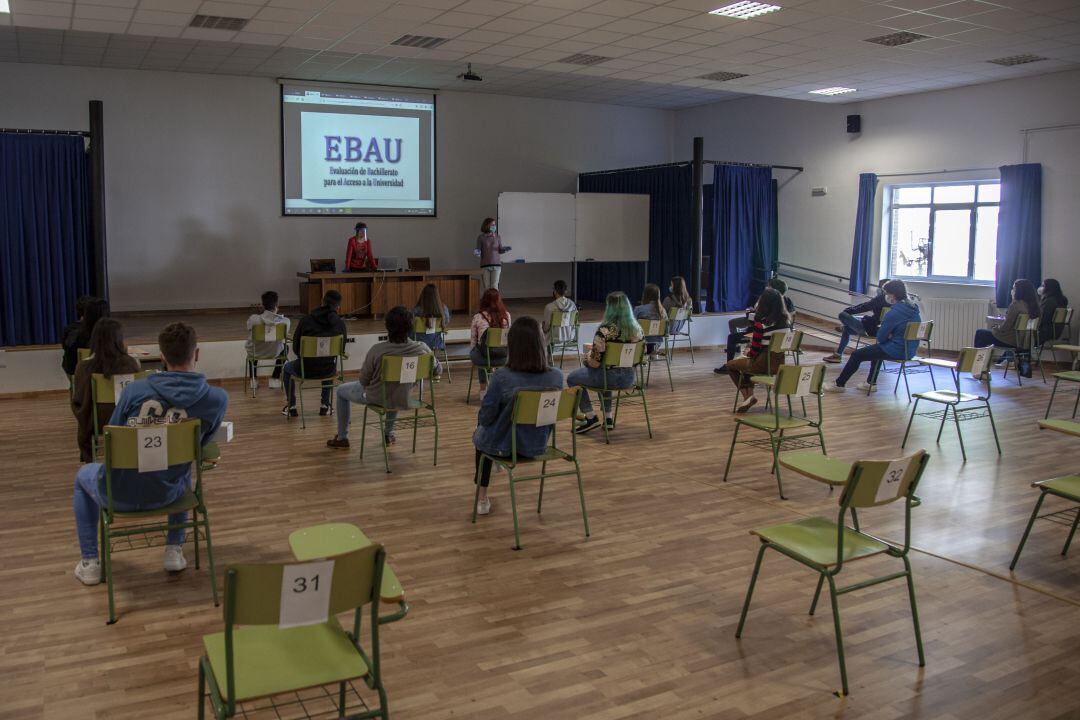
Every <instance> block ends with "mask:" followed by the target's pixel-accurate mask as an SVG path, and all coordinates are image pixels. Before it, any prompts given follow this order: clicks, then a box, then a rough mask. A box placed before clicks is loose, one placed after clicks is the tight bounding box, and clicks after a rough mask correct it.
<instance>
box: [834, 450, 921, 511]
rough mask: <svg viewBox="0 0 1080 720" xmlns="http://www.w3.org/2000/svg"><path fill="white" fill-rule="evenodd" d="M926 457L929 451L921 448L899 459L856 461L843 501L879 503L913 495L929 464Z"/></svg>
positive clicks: (855, 504)
mask: <svg viewBox="0 0 1080 720" xmlns="http://www.w3.org/2000/svg"><path fill="white" fill-rule="evenodd" d="M925 457H926V451H925V450H918V451H916V452H914V453H912V454H911V455H908V456H906V457H902V458H897V459H896V460H858V461H856V462H855V463H854V464H853V465H852V466H851V475H849V476H848V483H847V485H846V486H845V487H844V492H843V494H842V495H841V497H840V503H841V504H844V503H845V502H846V503H847V505H848V506H849V507H854V508H866V507H876V506H878V505H888V504H889V503H891V502H894V501H896V500H899V499H901V498H906V497H909V496H911V495H913V494H914V493H915V488H916V487H917V486H918V484H919V478H920V477H921V476H922V471H923V468H924V467H925V466H926V461H925V459H924V458H925Z"/></svg>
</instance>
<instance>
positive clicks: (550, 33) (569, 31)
mask: <svg viewBox="0 0 1080 720" xmlns="http://www.w3.org/2000/svg"><path fill="white" fill-rule="evenodd" d="M579 33H581V28H576V27H570V26H568V25H557V24H555V23H549V24H547V25H541V26H540V27H538V28H533V29H532V30H531V31H529V33H528V34H529V35H533V36H535V37H543V38H552V39H557V40H563V39H565V38H568V37H573V36H574V35H578V34H579Z"/></svg>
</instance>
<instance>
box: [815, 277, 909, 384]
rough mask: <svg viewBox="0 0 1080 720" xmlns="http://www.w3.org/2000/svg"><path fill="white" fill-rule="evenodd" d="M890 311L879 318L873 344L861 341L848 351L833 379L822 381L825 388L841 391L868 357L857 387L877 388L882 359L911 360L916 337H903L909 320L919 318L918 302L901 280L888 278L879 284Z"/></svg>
mask: <svg viewBox="0 0 1080 720" xmlns="http://www.w3.org/2000/svg"><path fill="white" fill-rule="evenodd" d="M882 289H883V290H884V291H885V302H887V303H888V304H889V306H890V307H889V312H888V313H887V314H886V315H885V316H884V317H883V318H882V319H881V326H880V327H879V328H878V331H877V344H876V345H863V346H862V347H861V348H859V349H858V350H856V351H855V352H853V353H851V356H850V357H849V358H848V361H847V364H846V365H844V369H843V370H841V371H840V375H839V376H837V378H836V383H835V384H831V383H825V385H824V387H823V388H822V389H823V390H825V392H844V389H845V386H846V385H847V381H848V380H849V379H850V378H851V376H852V375H854V374H855V372H856V371H857V370H858V369H859V366H860V365H862V364H863V363H864V362H866V361H867V360H869V361H870V374H869V375H868V376H867V378H866V382H864V383H859V386H858V389H859V390H870V391H871V392H872V391H874V390H877V374H878V370H879V369H880V368H881V361H882V360H896V361H900V360H910V359H911V358H913V357H915V351H916V350H918V349H919V341H918V340H907V341H905V340H904V331H905V330H906V329H907V324H908V323H909V322H922V317H920V315H919V306H918V305H916V304H915V303H913V302H912V301H911V300H910V299H909V298H908V294H907V287H906V286H905V285H904V281H903V280H890V281H889V282H887V283H885V285H883V286H882Z"/></svg>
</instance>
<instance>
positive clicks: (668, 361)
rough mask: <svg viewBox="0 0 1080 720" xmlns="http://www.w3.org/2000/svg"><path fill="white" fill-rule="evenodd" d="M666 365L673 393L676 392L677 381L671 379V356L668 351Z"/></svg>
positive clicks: (665, 353)
mask: <svg viewBox="0 0 1080 720" xmlns="http://www.w3.org/2000/svg"><path fill="white" fill-rule="evenodd" d="M664 364H665V365H667V381H668V385H669V386H670V387H671V392H675V381H674V380H672V379H671V354H670V353H668V352H667V351H666V350H665V352H664Z"/></svg>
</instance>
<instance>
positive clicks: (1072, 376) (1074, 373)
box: [1054, 370, 1080, 382]
mask: <svg viewBox="0 0 1080 720" xmlns="http://www.w3.org/2000/svg"><path fill="white" fill-rule="evenodd" d="M1054 377H1055V378H1057V379H1058V380H1068V381H1069V382H1080V370H1066V371H1065V372H1056V373H1054Z"/></svg>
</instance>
